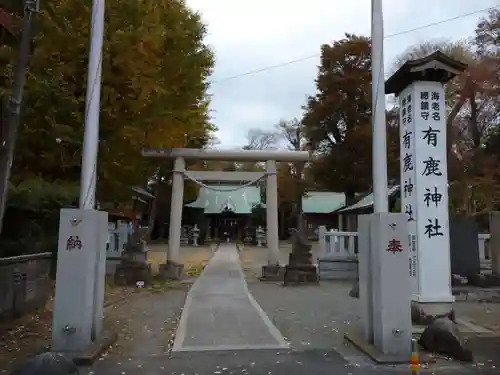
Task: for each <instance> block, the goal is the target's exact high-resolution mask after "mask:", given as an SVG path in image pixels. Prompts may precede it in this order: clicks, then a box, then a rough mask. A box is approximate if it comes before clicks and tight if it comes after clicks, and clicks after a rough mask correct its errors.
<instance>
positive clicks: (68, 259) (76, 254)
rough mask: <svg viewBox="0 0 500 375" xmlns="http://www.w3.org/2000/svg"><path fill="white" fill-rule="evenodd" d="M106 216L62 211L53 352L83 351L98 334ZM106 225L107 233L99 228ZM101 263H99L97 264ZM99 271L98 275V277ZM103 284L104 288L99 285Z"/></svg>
mask: <svg viewBox="0 0 500 375" xmlns="http://www.w3.org/2000/svg"><path fill="white" fill-rule="evenodd" d="M107 216H108V215H107V213H106V212H101V211H94V210H85V209H84V210H81V209H62V210H61V214H60V222H59V242H58V254H57V279H56V294H55V300H54V314H53V324H52V350H54V351H60V352H80V351H84V350H86V349H87V348H88V346H89V345H90V344H91V342H92V340H93V339H94V337H95V336H98V335H99V333H100V332H99V330H100V329H101V322H102V311H103V310H102V306H100V305H96V304H101V303H102V301H103V299H104V290H103V288H104V277H103V267H102V263H104V258H105V256H104V254H105V248H104V247H103V248H102V249H100V248H99V251H97V250H96V249H98V247H99V246H105V243H106V241H105V238H104V233H102V234H103V235H102V237H103V238H101V235H100V234H99V235H98V236H96V233H100V232H104V231H105V230H106V226H105V225H106V224H105V222H107ZM101 225H102V226H104V230H103V229H102V228H99V226H101ZM98 262H99V263H98ZM96 271H98V274H97V275H96ZM99 283H102V285H96V284H99Z"/></svg>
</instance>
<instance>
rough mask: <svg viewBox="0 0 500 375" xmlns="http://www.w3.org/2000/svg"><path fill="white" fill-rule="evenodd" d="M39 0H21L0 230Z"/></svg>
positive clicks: (1, 159) (2, 156) (0, 149)
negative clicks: (22, 4) (22, 10)
mask: <svg viewBox="0 0 500 375" xmlns="http://www.w3.org/2000/svg"><path fill="white" fill-rule="evenodd" d="M39 7H40V4H39V0H24V18H23V25H22V31H21V42H20V45H19V55H18V58H17V62H16V66H15V70H14V77H13V82H12V92H11V95H10V97H9V100H8V102H7V103H6V111H5V112H6V116H5V117H6V118H5V124H2V128H3V129H2V130H3V131H2V139H1V143H0V234H1V231H2V226H3V219H4V215H5V207H6V204H7V194H8V189H9V180H10V170H11V167H12V161H13V159H14V150H15V147H16V138H17V130H18V128H19V118H20V113H21V107H22V102H23V94H24V84H25V81H26V68H27V67H28V62H29V54H30V47H31V43H32V29H33V20H34V18H35V15H36V13H38V11H39Z"/></svg>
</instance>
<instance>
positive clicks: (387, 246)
mask: <svg viewBox="0 0 500 375" xmlns="http://www.w3.org/2000/svg"><path fill="white" fill-rule="evenodd" d="M370 240H371V241H370V243H371V254H370V255H371V257H370V258H371V261H372V263H371V276H372V293H373V310H372V312H373V315H372V316H373V343H374V345H375V347H376V348H378V349H379V350H380V351H381V352H382V353H384V355H386V356H387V357H391V358H394V360H395V361H404V360H408V361H409V360H410V357H411V353H412V350H411V339H412V324H411V316H410V315H411V311H410V303H411V285H410V274H409V267H408V259H409V242H408V217H407V215H406V214H404V213H383V214H373V215H371V223H370ZM360 291H361V290H360ZM360 297H361V295H360Z"/></svg>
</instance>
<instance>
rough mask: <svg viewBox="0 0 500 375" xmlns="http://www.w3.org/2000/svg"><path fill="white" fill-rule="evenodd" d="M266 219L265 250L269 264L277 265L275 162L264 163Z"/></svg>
mask: <svg viewBox="0 0 500 375" xmlns="http://www.w3.org/2000/svg"><path fill="white" fill-rule="evenodd" d="M266 173H267V176H266V217H267V248H268V249H269V259H268V263H269V264H272V265H274V264H279V259H280V249H279V246H280V244H279V237H278V177H277V176H276V161H275V160H268V161H267V162H266Z"/></svg>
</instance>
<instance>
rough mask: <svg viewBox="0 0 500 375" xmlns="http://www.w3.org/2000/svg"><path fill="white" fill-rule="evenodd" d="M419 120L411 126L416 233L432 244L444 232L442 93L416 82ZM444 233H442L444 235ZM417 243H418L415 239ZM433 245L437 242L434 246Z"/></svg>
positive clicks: (439, 88)
mask: <svg viewBox="0 0 500 375" xmlns="http://www.w3.org/2000/svg"><path fill="white" fill-rule="evenodd" d="M416 85H417V90H416V91H417V92H418V93H417V94H416V95H417V96H418V98H419V101H420V103H419V119H418V121H417V124H416V125H415V129H414V131H415V134H418V136H417V137H416V138H415V142H416V145H415V149H416V150H418V155H417V156H416V157H415V160H414V161H415V166H416V169H417V171H416V178H417V179H418V181H417V182H416V184H417V185H418V198H417V205H418V213H419V215H418V227H419V230H418V233H419V238H420V237H422V238H421V240H422V241H423V243H422V246H425V245H424V243H425V241H433V244H434V241H436V239H437V238H443V237H445V231H447V230H448V210H447V205H448V190H447V189H448V187H447V186H448V185H447V182H448V181H447V180H448V173H447V170H446V123H445V119H444V112H443V108H444V90H443V88H442V85H441V84H438V83H435V82H419V83H417V84H416ZM447 235H448V234H447V233H446V236H447ZM419 242H420V240H419ZM435 245H437V243H436V244H435Z"/></svg>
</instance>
